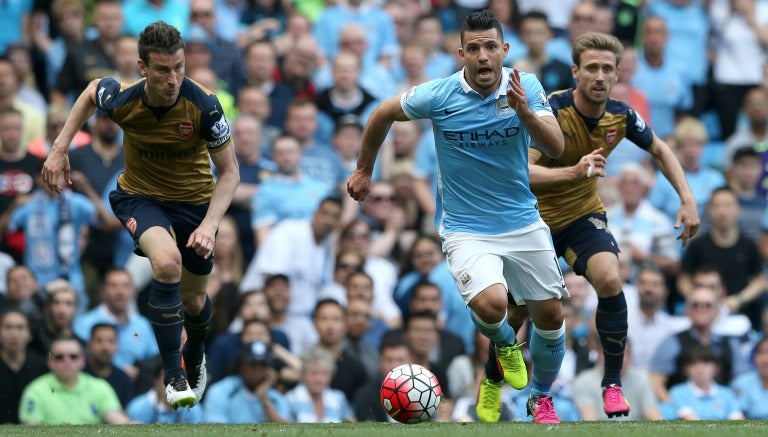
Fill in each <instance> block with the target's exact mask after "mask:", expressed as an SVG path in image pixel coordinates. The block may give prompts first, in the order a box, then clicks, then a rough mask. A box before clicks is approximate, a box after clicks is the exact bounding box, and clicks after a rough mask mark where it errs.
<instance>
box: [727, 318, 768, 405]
mask: <svg viewBox="0 0 768 437" xmlns="http://www.w3.org/2000/svg"><path fill="white" fill-rule="evenodd" d="M766 314H768V313H766ZM752 363H753V364H754V366H755V370H753V371H751V372H747V373H745V374H743V375H741V376H739V377H738V378H736V380H735V381H733V383H732V384H731V388H732V389H733V391H734V392H736V398H737V399H738V400H739V404H740V405H741V411H743V412H744V415H745V416H746V417H747V419H761V420H766V419H768V388H766V387H768V337H763V338H762V339H760V341H758V342H757V345H755V349H754V350H753V351H752Z"/></svg>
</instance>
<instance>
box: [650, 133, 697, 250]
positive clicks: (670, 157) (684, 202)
mask: <svg viewBox="0 0 768 437" xmlns="http://www.w3.org/2000/svg"><path fill="white" fill-rule="evenodd" d="M650 153H651V156H653V160H654V161H655V162H656V166H657V167H659V170H661V172H662V173H663V174H664V176H665V177H666V178H667V180H668V181H669V183H670V184H672V186H673V187H674V188H675V191H677V195H678V196H680V209H679V210H678V211H677V219H676V220H675V229H680V226H681V225H682V226H683V231H682V232H681V233H680V235H678V236H677V239H678V240H682V241H683V247H685V245H686V244H688V241H689V240H691V239H692V238H693V237H694V236H695V235H696V232H697V231H698V230H699V225H700V224H701V220H700V219H699V211H698V209H697V208H696V198H694V196H693V192H691V188H690V187H689V186H688V181H686V180H685V173H684V172H683V168H682V167H681V166H680V162H679V161H678V160H677V157H675V154H674V153H673V152H672V149H670V148H669V146H668V145H667V143H665V142H664V141H662V140H660V139H658V138H657V139H656V141H654V146H653V147H652V148H651V150H650Z"/></svg>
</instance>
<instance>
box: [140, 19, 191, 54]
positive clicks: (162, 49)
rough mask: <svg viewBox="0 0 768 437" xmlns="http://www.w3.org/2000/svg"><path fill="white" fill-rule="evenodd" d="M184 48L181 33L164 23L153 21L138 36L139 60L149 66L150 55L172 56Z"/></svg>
mask: <svg viewBox="0 0 768 437" xmlns="http://www.w3.org/2000/svg"><path fill="white" fill-rule="evenodd" d="M183 48H184V40H183V39H182V38H181V33H179V30H178V29H176V28H175V27H173V26H171V25H170V24H168V23H166V22H165V21H155V22H154V23H152V24H149V25H148V26H147V27H145V28H144V30H143V31H141V34H140V35H139V58H140V59H141V60H142V61H144V63H145V64H149V54H150V53H164V54H169V55H170V54H173V53H176V52H177V51H178V50H179V49H183Z"/></svg>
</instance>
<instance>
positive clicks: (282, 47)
mask: <svg viewBox="0 0 768 437" xmlns="http://www.w3.org/2000/svg"><path fill="white" fill-rule="evenodd" d="M266 1H272V2H273V3H278V2H276V1H274V0H266ZM265 21H267V22H269V21H271V22H272V23H274V20H268V19H267V20H265ZM251 29H252V27H251V28H249V29H248V30H247V31H246V32H247V33H250V30H251ZM272 33H275V32H272ZM311 33H312V22H311V21H310V20H309V17H307V16H306V15H304V14H302V13H301V12H298V11H295V10H293V11H290V12H288V16H287V17H286V18H285V31H284V32H282V33H280V34H277V35H274V36H273V37H271V38H270V39H271V40H272V43H273V44H274V45H275V48H276V49H277V53H278V56H282V55H284V54H285V53H286V52H288V51H289V50H291V48H293V46H294V45H295V44H296V41H298V40H299V39H300V38H301V37H303V36H305V35H309V34H311ZM249 36H250V35H249Z"/></svg>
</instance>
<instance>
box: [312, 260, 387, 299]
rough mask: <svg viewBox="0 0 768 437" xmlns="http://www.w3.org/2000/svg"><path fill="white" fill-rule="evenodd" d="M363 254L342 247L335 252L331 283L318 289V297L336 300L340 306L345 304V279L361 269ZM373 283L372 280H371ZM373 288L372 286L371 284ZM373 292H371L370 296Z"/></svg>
mask: <svg viewBox="0 0 768 437" xmlns="http://www.w3.org/2000/svg"><path fill="white" fill-rule="evenodd" d="M362 266H363V256H362V255H361V254H360V253H358V252H357V251H355V250H353V249H342V250H339V251H338V253H336V257H335V259H334V263H333V278H332V281H333V282H331V283H326V284H325V285H323V288H322V289H320V293H319V294H318V298H319V299H324V298H330V299H335V300H336V301H338V302H339V303H340V304H341V305H342V306H346V305H347V281H348V280H349V277H350V276H352V275H353V274H355V273H357V272H361V271H362ZM371 283H373V280H371ZM371 290H373V286H371ZM372 297H373V292H371V298H372Z"/></svg>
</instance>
